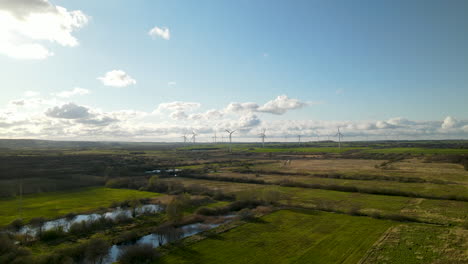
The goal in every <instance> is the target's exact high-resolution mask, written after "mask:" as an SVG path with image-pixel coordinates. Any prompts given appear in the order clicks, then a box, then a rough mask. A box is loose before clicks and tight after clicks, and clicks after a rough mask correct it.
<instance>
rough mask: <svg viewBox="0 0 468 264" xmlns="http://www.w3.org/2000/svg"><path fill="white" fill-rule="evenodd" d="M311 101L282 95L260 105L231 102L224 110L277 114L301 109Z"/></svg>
mask: <svg viewBox="0 0 468 264" xmlns="http://www.w3.org/2000/svg"><path fill="white" fill-rule="evenodd" d="M307 105H309V103H305V102H302V101H300V100H298V99H292V98H289V97H288V96H286V95H280V96H278V97H276V98H275V99H273V100H271V101H268V102H266V103H265V104H264V105H262V106H259V105H258V104H257V103H253V102H247V103H230V104H229V105H228V106H227V107H226V108H225V109H224V111H225V112H226V113H253V112H262V113H269V114H275V115H282V114H285V113H286V112H287V111H289V110H293V109H299V108H302V107H304V106H307Z"/></svg>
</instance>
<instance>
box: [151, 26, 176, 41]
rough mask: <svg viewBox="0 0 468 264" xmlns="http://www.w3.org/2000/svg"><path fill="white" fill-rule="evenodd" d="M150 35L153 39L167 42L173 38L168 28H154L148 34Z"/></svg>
mask: <svg viewBox="0 0 468 264" xmlns="http://www.w3.org/2000/svg"><path fill="white" fill-rule="evenodd" d="M148 35H150V36H151V37H153V38H156V37H161V38H163V39H165V40H169V39H170V38H171V33H170V32H169V29H168V28H166V27H154V28H152V29H151V30H150V31H149V32H148Z"/></svg>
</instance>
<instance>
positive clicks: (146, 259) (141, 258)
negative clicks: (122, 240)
mask: <svg viewBox="0 0 468 264" xmlns="http://www.w3.org/2000/svg"><path fill="white" fill-rule="evenodd" d="M157 258H158V253H157V252H156V250H154V248H153V247H152V246H151V245H150V244H142V245H133V246H128V247H127V248H125V249H124V250H123V251H122V253H120V255H119V257H118V260H119V263H121V264H145V263H152V262H154V261H155V260H156V259H157Z"/></svg>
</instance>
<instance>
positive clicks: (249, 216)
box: [239, 208, 255, 221]
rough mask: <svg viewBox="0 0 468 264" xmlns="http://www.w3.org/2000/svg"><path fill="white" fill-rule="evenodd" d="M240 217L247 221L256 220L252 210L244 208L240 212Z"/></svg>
mask: <svg viewBox="0 0 468 264" xmlns="http://www.w3.org/2000/svg"><path fill="white" fill-rule="evenodd" d="M239 217H240V219H242V220H245V221H252V220H254V219H255V214H254V213H253V212H252V211H251V210H249V209H247V208H244V209H242V210H240V211H239Z"/></svg>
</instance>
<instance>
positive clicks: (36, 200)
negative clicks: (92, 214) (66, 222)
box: [0, 187, 159, 226]
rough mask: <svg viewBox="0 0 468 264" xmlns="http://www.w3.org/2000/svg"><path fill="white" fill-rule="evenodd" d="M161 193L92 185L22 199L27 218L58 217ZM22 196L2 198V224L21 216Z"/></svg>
mask: <svg viewBox="0 0 468 264" xmlns="http://www.w3.org/2000/svg"><path fill="white" fill-rule="evenodd" d="M158 195H159V194H157V193H152V192H141V191H136V190H125V189H111V188H103V187H92V188H84V189H77V190H73V191H64V192H48V193H41V194H31V195H25V196H24V197H23V201H22V205H23V206H22V208H23V215H22V217H23V219H24V220H25V221H27V220H29V219H31V218H34V217H40V216H42V217H46V218H54V217H58V216H63V215H65V214H67V213H72V212H73V213H83V212H89V211H93V210H96V209H99V208H101V207H102V208H105V207H108V206H110V205H111V204H112V202H118V201H124V200H129V199H140V198H150V197H155V196H158ZM19 205H20V202H19V198H16V199H3V200H0V226H2V225H7V224H9V223H10V222H11V221H13V220H15V219H17V218H20V215H19Z"/></svg>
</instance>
